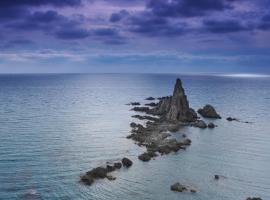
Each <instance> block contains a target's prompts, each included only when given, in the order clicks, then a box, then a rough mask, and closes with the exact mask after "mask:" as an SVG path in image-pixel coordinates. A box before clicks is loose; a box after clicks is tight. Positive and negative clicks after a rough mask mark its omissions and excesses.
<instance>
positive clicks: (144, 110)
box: [131, 106, 150, 112]
mask: <svg viewBox="0 0 270 200" xmlns="http://www.w3.org/2000/svg"><path fill="white" fill-rule="evenodd" d="M131 110H134V111H137V112H148V111H149V110H150V108H149V107H143V106H142V107H134V108H132V109H131Z"/></svg>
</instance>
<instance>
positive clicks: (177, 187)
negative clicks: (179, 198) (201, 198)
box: [171, 182, 197, 193]
mask: <svg viewBox="0 0 270 200" xmlns="http://www.w3.org/2000/svg"><path fill="white" fill-rule="evenodd" d="M171 190H172V191H175V192H191V193H196V192H197V191H196V190H195V189H194V188H191V187H189V186H185V185H182V184H180V183H178V182H177V183H175V184H173V185H171Z"/></svg>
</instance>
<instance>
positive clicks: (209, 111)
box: [198, 104, 221, 119]
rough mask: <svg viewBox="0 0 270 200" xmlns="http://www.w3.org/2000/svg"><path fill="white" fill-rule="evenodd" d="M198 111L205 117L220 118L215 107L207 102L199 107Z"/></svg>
mask: <svg viewBox="0 0 270 200" xmlns="http://www.w3.org/2000/svg"><path fill="white" fill-rule="evenodd" d="M198 113H199V114H200V115H201V116H203V117H205V118H213V119H221V117H220V115H219V114H217V112H216V110H215V108H214V107H213V106H211V105H209V104H207V105H205V106H204V107H203V108H200V109H199V110H198Z"/></svg>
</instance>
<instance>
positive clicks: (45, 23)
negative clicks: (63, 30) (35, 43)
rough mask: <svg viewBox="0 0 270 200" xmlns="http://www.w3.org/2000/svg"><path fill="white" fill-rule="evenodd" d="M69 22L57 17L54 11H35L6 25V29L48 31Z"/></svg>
mask: <svg viewBox="0 0 270 200" xmlns="http://www.w3.org/2000/svg"><path fill="white" fill-rule="evenodd" d="M69 21H70V20H69V19H68V18H66V17H64V16H63V15H59V14H58V13H57V12H56V11H52V10H49V11H46V12H41V11H37V12H34V13H32V14H29V15H27V16H26V17H25V18H22V19H18V20H17V21H15V22H11V23H8V24H7V25H6V27H8V28H12V29H17V30H20V31H27V30H46V31H50V30H52V29H54V28H56V27H58V26H59V25H60V26H61V25H64V24H66V23H68V22H69Z"/></svg>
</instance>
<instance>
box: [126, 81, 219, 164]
mask: <svg viewBox="0 0 270 200" xmlns="http://www.w3.org/2000/svg"><path fill="white" fill-rule="evenodd" d="M147 99H149V98H147ZM151 99H152V98H151ZM158 99H159V102H158V103H152V104H151V108H149V107H134V108H133V109H132V110H133V111H137V112H143V113H145V114H147V115H134V116H133V117H135V118H138V119H141V120H144V119H147V120H149V121H147V122H146V126H143V125H141V124H136V123H134V122H132V123H131V124H130V126H131V128H132V130H131V133H132V134H131V135H129V136H128V137H127V138H130V139H133V140H134V141H136V143H137V144H138V145H140V146H145V147H146V149H147V151H146V152H145V153H143V154H141V155H139V156H138V158H139V159H140V160H142V161H149V160H151V159H152V158H153V157H156V156H158V155H159V154H160V155H163V154H168V153H170V152H177V151H179V150H180V149H185V148H186V147H187V146H189V145H190V144H191V140H190V139H188V138H186V137H185V135H183V138H182V139H181V140H179V141H178V140H176V139H173V138H171V137H170V136H171V133H172V132H177V131H178V130H179V129H180V128H181V127H182V126H194V127H198V128H202V129H204V128H207V127H208V128H214V127H215V125H214V124H213V123H209V124H208V125H207V124H206V123H205V122H204V121H203V120H200V119H199V116H198V115H197V113H196V111H195V110H194V109H192V108H191V107H190V106H189V102H188V99H187V96H186V94H185V90H184V88H183V86H182V82H181V80H180V79H177V80H176V83H175V86H174V91H173V95H172V96H167V97H161V98H158ZM199 111H200V112H199V113H200V114H201V115H202V116H203V117H207V118H216V119H220V118H221V117H220V115H219V114H217V112H216V110H215V109H214V107H213V106H211V105H206V106H204V108H202V109H199Z"/></svg>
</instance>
